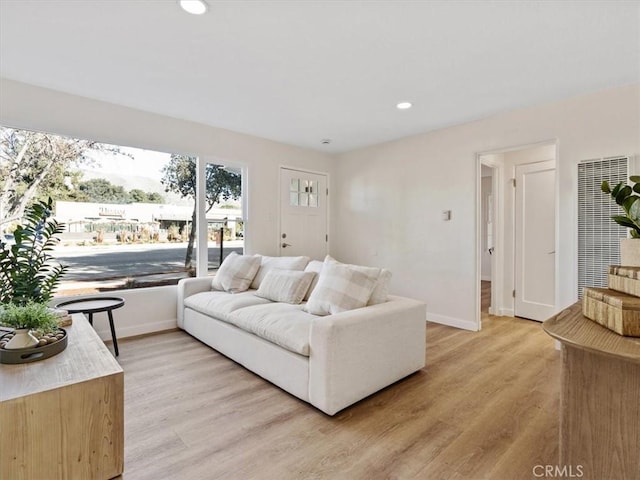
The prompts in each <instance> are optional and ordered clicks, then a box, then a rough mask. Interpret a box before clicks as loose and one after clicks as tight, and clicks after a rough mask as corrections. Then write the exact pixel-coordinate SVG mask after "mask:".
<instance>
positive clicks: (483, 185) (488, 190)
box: [480, 164, 495, 315]
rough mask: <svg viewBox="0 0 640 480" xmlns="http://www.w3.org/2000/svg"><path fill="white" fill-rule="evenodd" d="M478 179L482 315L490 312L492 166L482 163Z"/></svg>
mask: <svg viewBox="0 0 640 480" xmlns="http://www.w3.org/2000/svg"><path fill="white" fill-rule="evenodd" d="M480 168H481V180H480V208H481V213H480V215H481V221H480V230H481V232H480V244H481V245H480V311H481V313H482V314H483V315H488V314H489V313H490V312H491V313H492V310H493V309H492V303H491V291H492V288H491V284H492V272H493V268H492V267H493V266H492V257H493V252H494V251H495V247H494V244H493V242H494V237H495V235H494V228H493V227H494V221H493V220H494V219H493V217H494V212H493V190H494V189H493V170H494V169H493V167H491V166H489V165H486V164H482V165H481V166H480Z"/></svg>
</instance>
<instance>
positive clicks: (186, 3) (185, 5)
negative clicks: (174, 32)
mask: <svg viewBox="0 0 640 480" xmlns="http://www.w3.org/2000/svg"><path fill="white" fill-rule="evenodd" d="M180 6H181V7H182V9H183V10H184V11H185V12H187V13H191V14H193V15H202V14H203V13H205V12H206V11H207V4H206V3H204V1H203V0H180Z"/></svg>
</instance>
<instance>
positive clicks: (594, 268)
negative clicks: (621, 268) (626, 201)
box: [578, 157, 629, 298]
mask: <svg viewBox="0 0 640 480" xmlns="http://www.w3.org/2000/svg"><path fill="white" fill-rule="evenodd" d="M628 173H629V157H610V158H602V159H597V160H585V161H583V162H580V163H579V164H578V297H579V298H582V290H583V288H584V287H606V286H607V271H608V268H609V265H619V264H620V239H621V238H626V236H627V229H626V228H624V227H621V226H620V225H618V224H617V223H615V222H614V221H613V220H611V216H612V215H618V214H620V212H621V209H620V207H619V206H618V205H617V204H616V203H615V202H614V201H612V198H611V196H610V195H609V194H605V193H603V192H602V191H601V190H600V185H601V184H602V181H603V180H606V181H608V182H609V185H611V188H613V187H614V186H615V185H617V184H618V183H620V182H624V183H627V178H628V176H629V175H628Z"/></svg>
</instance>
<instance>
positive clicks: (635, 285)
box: [607, 265, 640, 297]
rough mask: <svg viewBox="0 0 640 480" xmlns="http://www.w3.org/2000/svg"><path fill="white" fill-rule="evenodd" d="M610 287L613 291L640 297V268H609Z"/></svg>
mask: <svg viewBox="0 0 640 480" xmlns="http://www.w3.org/2000/svg"><path fill="white" fill-rule="evenodd" d="M607 283H608V285H609V288H610V289H611V290H617V291H618V292H624V293H628V294H629V295H634V296H636V297H640V267H621V266H618V265H611V266H610V267H609V278H608V282H607Z"/></svg>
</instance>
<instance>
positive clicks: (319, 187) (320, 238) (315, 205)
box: [279, 168, 329, 260]
mask: <svg viewBox="0 0 640 480" xmlns="http://www.w3.org/2000/svg"><path fill="white" fill-rule="evenodd" d="M280 192H281V193H280V237H279V244H280V255H281V256H298V255H306V256H309V257H311V258H313V259H316V260H323V259H324V257H325V255H326V254H327V245H328V240H329V239H328V232H327V212H328V208H327V207H328V206H327V176H326V175H321V174H317V173H310V172H304V171H300V170H291V169H289V168H281V169H280Z"/></svg>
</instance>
